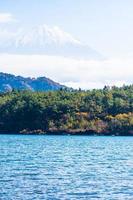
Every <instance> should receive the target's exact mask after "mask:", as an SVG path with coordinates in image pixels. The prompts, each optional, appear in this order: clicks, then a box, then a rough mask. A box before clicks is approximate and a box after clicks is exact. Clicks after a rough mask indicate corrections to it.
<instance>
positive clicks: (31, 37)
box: [0, 25, 103, 59]
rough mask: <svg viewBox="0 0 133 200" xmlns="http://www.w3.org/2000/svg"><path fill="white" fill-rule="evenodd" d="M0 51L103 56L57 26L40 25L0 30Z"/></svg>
mask: <svg viewBox="0 0 133 200" xmlns="http://www.w3.org/2000/svg"><path fill="white" fill-rule="evenodd" d="M0 52H2V53H13V54H45V55H55V56H65V57H73V58H78V59H102V58H103V56H102V55H101V54H100V53H99V52H97V51H95V50H94V49H92V48H90V47H89V46H88V45H86V44H83V43H82V42H81V41H80V40H78V39H75V38H74V37H73V36H72V35H71V34H69V33H67V32H64V31H63V30H61V29H60V28H59V27H57V26H54V27H52V28H51V27H49V26H47V25H40V26H37V27H33V28H31V29H28V30H26V29H18V30H15V31H11V30H7V29H5V30H3V29H1V30H0Z"/></svg>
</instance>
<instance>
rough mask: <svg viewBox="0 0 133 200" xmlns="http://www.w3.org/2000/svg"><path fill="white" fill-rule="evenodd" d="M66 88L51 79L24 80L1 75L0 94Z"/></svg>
mask: <svg viewBox="0 0 133 200" xmlns="http://www.w3.org/2000/svg"><path fill="white" fill-rule="evenodd" d="M62 87H65V86H62V85H60V84H59V83H56V82H54V81H52V80H50V79H49V78H46V77H39V78H24V77H22V76H14V75H11V74H6V73H0V92H5V91H12V89H17V90H32V91H49V90H59V89H60V88H62Z"/></svg>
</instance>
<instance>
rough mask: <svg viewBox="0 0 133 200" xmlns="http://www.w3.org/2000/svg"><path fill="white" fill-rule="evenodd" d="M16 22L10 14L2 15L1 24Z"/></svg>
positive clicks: (0, 14)
mask: <svg viewBox="0 0 133 200" xmlns="http://www.w3.org/2000/svg"><path fill="white" fill-rule="evenodd" d="M14 21H16V20H15V19H14V17H13V15H12V14H10V13H0V23H8V22H14Z"/></svg>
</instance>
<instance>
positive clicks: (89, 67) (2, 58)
mask: <svg viewBox="0 0 133 200" xmlns="http://www.w3.org/2000/svg"><path fill="white" fill-rule="evenodd" d="M132 66H133V59H132V58H122V59H110V60H104V61H94V60H91V61H90V60H76V59H70V58H63V57H59V56H58V57H57V56H46V55H8V54H0V71H2V72H6V73H13V74H16V75H23V76H32V77H37V76H47V77H49V78H51V79H53V80H55V81H58V82H60V83H63V84H66V85H68V86H71V87H74V88H79V87H81V88H83V89H89V88H102V87H103V86H104V85H118V86H120V85H123V84H131V83H133V80H132V77H133V67H132Z"/></svg>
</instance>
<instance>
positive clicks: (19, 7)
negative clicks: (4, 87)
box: [0, 0, 133, 88]
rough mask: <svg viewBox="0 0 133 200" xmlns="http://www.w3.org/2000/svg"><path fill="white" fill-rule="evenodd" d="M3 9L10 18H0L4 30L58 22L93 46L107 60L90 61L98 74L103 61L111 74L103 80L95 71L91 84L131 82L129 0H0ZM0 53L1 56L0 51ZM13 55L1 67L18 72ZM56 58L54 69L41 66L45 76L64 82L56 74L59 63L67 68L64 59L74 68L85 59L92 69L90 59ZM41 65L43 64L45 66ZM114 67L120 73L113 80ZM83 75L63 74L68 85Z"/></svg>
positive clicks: (132, 33)
mask: <svg viewBox="0 0 133 200" xmlns="http://www.w3.org/2000/svg"><path fill="white" fill-rule="evenodd" d="M4 13H5V14H10V16H9V18H10V20H9V22H8V20H7V21H6V20H5V22H4V20H3V22H2V23H0V29H2V30H7V32H8V31H9V30H12V31H16V30H17V29H20V28H21V27H22V28H23V29H29V30H30V28H32V27H34V26H38V25H42V24H46V25H48V26H49V27H54V26H57V27H59V28H60V29H61V30H63V31H64V32H66V33H69V34H70V35H72V37H73V38H75V39H77V40H79V41H81V42H82V43H84V44H86V45H88V46H89V47H91V48H93V49H95V50H96V51H97V52H99V53H101V54H102V55H103V56H105V57H106V58H107V59H108V61H107V60H106V61H104V63H101V62H99V63H98V61H93V62H95V64H94V63H93V65H94V66H96V67H95V69H96V70H97V69H99V70H98V72H97V73H99V74H100V70H101V71H102V70H103V71H105V70H104V68H106V69H107V66H106V65H107V63H108V67H110V68H108V70H107V73H108V71H109V70H110V71H111V74H108V77H105V81H103V82H100V81H101V80H103V77H104V75H102V76H101V79H100V75H98V74H97V75H94V76H95V77H94V80H92V82H93V83H92V82H91V83H90V85H92V87H93V86H94V87H95V86H96V87H98V86H99V85H100V86H102V85H103V84H106V83H107V84H115V83H116V84H117V83H120V82H121V83H131V77H130V76H129V75H131V74H132V71H131V68H132V67H131V66H132V55H133V1H132V0H126V1H125V0H110V1H109V0H108V1H107V0H73V1H72V0H54V1H53V0H19V1H17V0H12V1H11V0H4V1H3V0H0V14H4ZM0 16H1V15H0ZM0 39H1V38H0ZM1 40H2V39H1ZM4 53H5V52H4ZM0 56H2V54H1V55H0ZM4 56H5V55H4ZM8 56H11V55H8ZM12 56H13V57H12V60H13V62H12V63H11V66H9V64H8V63H4V61H3V62H2V63H0V70H2V71H4V69H3V65H4V67H7V68H6V69H5V71H8V70H9V72H14V73H15V72H16V73H17V74H18V73H19V72H20V73H21V72H22V71H21V69H20V67H19V66H18V67H19V70H18V69H17V65H19V63H18V62H19V61H18V57H17V58H15V55H12ZM20 56H21V59H20V60H21V62H22V60H23V59H24V55H20ZM2 58H3V57H2ZM4 58H5V57H4ZM4 58H3V59H4ZM15 59H16V60H15ZM41 59H42V60H44V58H42V57H41V58H40V60H41ZM56 59H57V58H56ZM56 59H55V62H54V61H53V63H52V64H53V65H55V68H54V70H55V73H54V74H52V73H48V72H47V70H44V72H45V73H46V75H47V76H51V77H52V78H54V79H56V80H57V81H61V82H63V80H62V79H61V78H60V77H59V76H58V74H56V71H58V69H57V68H58V66H59V65H60V66H62V70H64V71H65V70H66V69H65V68H66V67H67V68H69V66H68V64H66V63H71V62H75V63H74V68H75V70H76V71H77V68H78V67H79V65H82V66H83V63H84V66H88V68H87V69H86V70H88V71H91V69H90V68H91V65H90V64H88V62H89V61H80V63H78V61H77V60H74V61H73V60H71V58H68V59H67V60H63V63H61V62H62V59H63V58H61V59H60V60H61V62H59V61H58V63H57V60H56ZM30 60H31V58H30ZM53 60H54V58H53ZM10 62H11V61H10ZM15 62H16V68H14V70H13V69H12V70H10V69H11V68H12V66H13V65H14V66H15ZM24 63H25V62H24ZM64 63H65V64H64ZM76 63H78V64H77V66H78V67H77V68H76ZM86 63H87V64H86ZM2 64H3V65H2ZM25 64H26V63H25ZM57 64H58V66H57ZM124 64H125V65H126V67H127V68H128V69H129V73H130V74H129V75H128V74H127V77H124V74H125V67H124ZM5 65H6V66H5ZM29 65H31V67H33V66H32V64H30V63H29ZM56 66H57V67H56ZM94 66H93V67H94ZM34 67H35V66H34ZM36 68H37V66H36ZM42 68H43V66H42ZM44 68H46V67H45V66H44ZM83 68H86V67H83ZM116 68H118V72H119V70H121V71H122V72H123V74H122V76H121V77H120V78H119V77H115V81H113V72H114V70H115V69H116ZM51 70H52V69H51ZM29 71H31V70H29ZM36 71H38V70H37V69H36V70H33V73H29V72H25V73H24V74H23V75H25V76H26V75H28V73H29V75H32V76H37V75H39V73H36ZM68 71H69V70H68ZM70 71H71V70H70ZM81 71H82V70H81ZM41 73H42V71H41ZM71 73H72V72H71ZM73 73H74V71H73ZM79 74H80V72H79ZM44 75H45V74H44ZM68 76H69V73H68ZM77 76H78V74H77ZM83 77H84V75H83ZM83 77H79V80H78V78H77V80H76V81H77V82H76V81H75V82H74V83H73V79H74V77H71V75H70V76H69V78H66V77H64V82H66V83H68V84H69V85H70V84H72V85H74V84H75V85H76V86H77V87H78V86H79V85H80V84H81V82H83V81H82V79H83ZM97 77H99V78H98V82H97V83H96V81H95V79H97ZM110 77H111V78H112V79H111V78H110ZM88 79H89V77H88ZM86 82H87V78H86V80H85V82H84V83H82V84H83V87H84V88H87V87H88V86H86V84H87V83H86Z"/></svg>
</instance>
